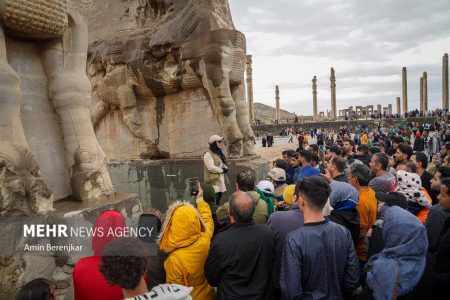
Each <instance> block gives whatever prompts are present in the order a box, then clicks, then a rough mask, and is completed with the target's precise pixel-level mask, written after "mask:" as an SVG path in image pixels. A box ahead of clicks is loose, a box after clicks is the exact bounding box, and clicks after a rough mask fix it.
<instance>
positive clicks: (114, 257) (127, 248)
mask: <svg viewBox="0 0 450 300" xmlns="http://www.w3.org/2000/svg"><path fill="white" fill-rule="evenodd" d="M145 253H146V251H145V246H144V245H143V243H142V242H141V241H140V240H138V239H135V238H118V239H116V240H114V241H112V242H110V243H108V245H107V246H106V248H105V250H104V251H103V256H102V261H101V265H100V272H102V274H103V276H105V278H106V280H107V281H108V282H109V283H110V284H111V285H114V284H118V285H119V286H120V287H121V288H123V289H127V290H132V289H135V288H136V287H137V286H138V285H139V282H140V281H141V277H142V275H143V274H144V272H145V271H146V266H147V257H146V254H145Z"/></svg>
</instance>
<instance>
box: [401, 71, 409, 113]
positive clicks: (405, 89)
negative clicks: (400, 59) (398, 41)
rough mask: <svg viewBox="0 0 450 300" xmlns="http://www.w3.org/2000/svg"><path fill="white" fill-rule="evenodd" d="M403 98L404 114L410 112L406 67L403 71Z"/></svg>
mask: <svg viewBox="0 0 450 300" xmlns="http://www.w3.org/2000/svg"><path fill="white" fill-rule="evenodd" d="M402 96H403V112H404V113H405V112H407V111H408V79H407V73H406V67H403V69H402Z"/></svg>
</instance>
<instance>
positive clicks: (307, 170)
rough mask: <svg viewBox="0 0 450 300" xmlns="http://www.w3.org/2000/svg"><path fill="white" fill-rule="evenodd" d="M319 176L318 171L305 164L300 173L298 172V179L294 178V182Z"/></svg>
mask: <svg viewBox="0 0 450 300" xmlns="http://www.w3.org/2000/svg"><path fill="white" fill-rule="evenodd" d="M319 175H320V171H319V170H318V169H316V168H314V167H313V166H311V165H310V164H307V165H306V166H304V167H303V168H302V171H301V172H300V174H299V177H298V178H295V180H297V179H300V178H303V177H310V176H319Z"/></svg>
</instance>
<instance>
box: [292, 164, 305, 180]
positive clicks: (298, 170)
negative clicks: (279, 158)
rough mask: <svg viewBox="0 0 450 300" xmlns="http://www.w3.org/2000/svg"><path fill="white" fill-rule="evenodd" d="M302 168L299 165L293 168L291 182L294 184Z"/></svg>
mask: <svg viewBox="0 0 450 300" xmlns="http://www.w3.org/2000/svg"><path fill="white" fill-rule="evenodd" d="M302 170H303V168H302V167H300V166H298V167H297V168H295V169H294V177H293V178H294V182H293V184H295V183H296V182H297V180H299V179H300V177H301V174H302Z"/></svg>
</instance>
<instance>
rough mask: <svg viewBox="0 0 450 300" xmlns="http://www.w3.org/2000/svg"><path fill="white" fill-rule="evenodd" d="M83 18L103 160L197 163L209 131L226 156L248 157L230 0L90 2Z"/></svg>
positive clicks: (238, 36)
mask: <svg viewBox="0 0 450 300" xmlns="http://www.w3.org/2000/svg"><path fill="white" fill-rule="evenodd" d="M88 15H89V39H90V44H89V58H88V68H87V72H88V74H89V78H90V80H91V84H92V95H93V101H94V102H93V107H92V122H93V124H94V128H95V129H96V133H97V137H98V139H99V142H100V144H101V145H102V147H103V149H104V150H105V152H106V153H107V155H108V158H109V159H113V160H114V159H116V160H123V159H130V158H139V157H140V158H150V159H158V158H167V157H170V158H190V157H200V155H202V154H203V152H204V150H205V147H206V145H207V141H208V138H209V136H210V135H212V134H219V135H223V136H225V141H226V145H227V148H228V154H229V156H230V157H234V158H236V157H242V156H245V155H250V154H253V141H254V134H253V131H252V129H251V125H250V120H249V112H248V106H247V103H246V99H245V92H246V91H245V81H244V72H245V66H246V43H245V36H244V35H243V34H242V33H241V32H239V31H237V30H236V29H235V27H234V24H233V21H232V18H231V14H230V9H229V6H228V1H223V0H173V1H164V0H148V1H141V0H128V1H123V0H110V1H94V2H93V3H92V5H91V8H90V9H89V13H88Z"/></svg>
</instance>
